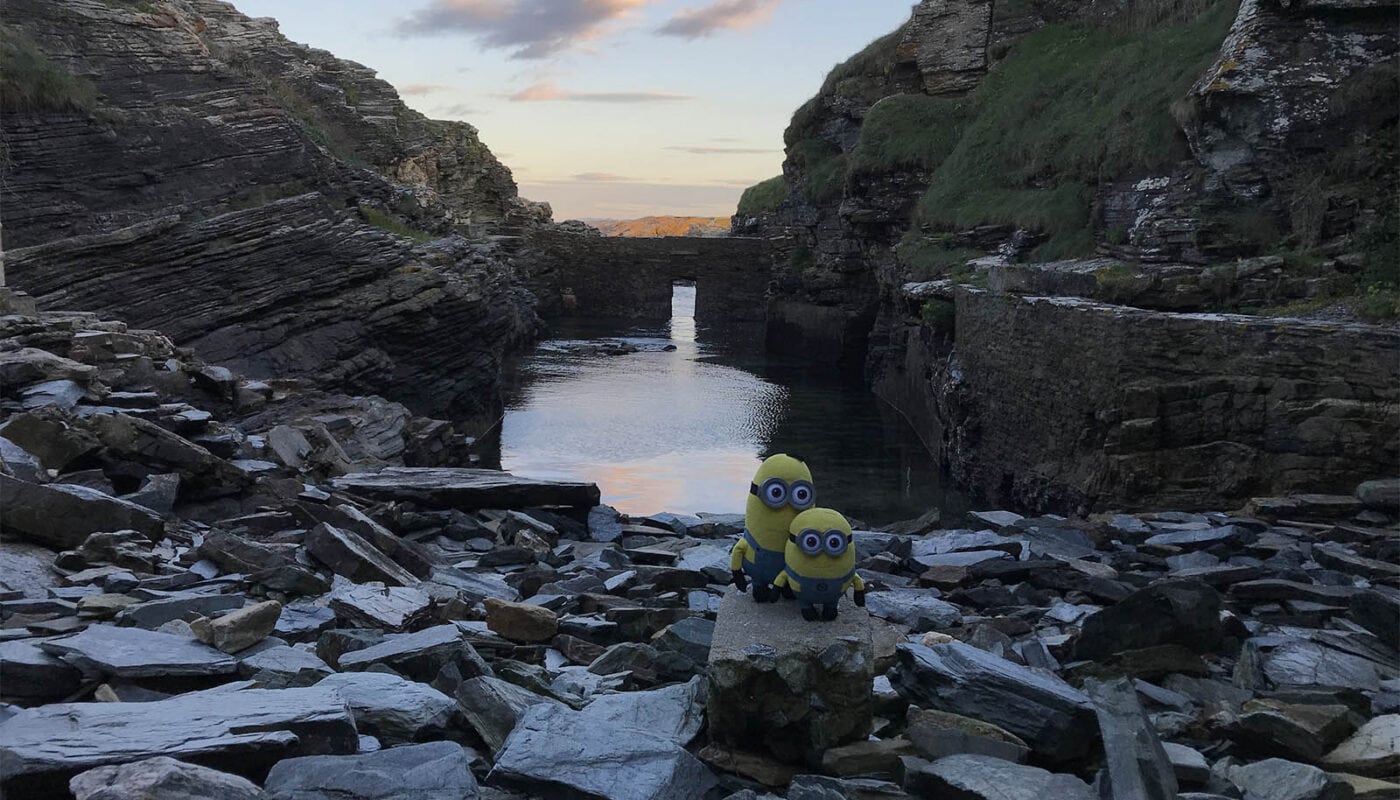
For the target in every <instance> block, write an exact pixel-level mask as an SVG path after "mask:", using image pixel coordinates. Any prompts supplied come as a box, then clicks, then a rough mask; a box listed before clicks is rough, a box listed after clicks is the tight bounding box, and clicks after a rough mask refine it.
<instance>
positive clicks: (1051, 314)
mask: <svg viewBox="0 0 1400 800" xmlns="http://www.w3.org/2000/svg"><path fill="white" fill-rule="evenodd" d="M934 302H943V303H947V302H949V301H946V300H945V301H938V300H935V301H934ZM951 303H952V305H951V306H945V308H949V309H951V310H953V312H954V315H953V316H952V318H951V319H949V318H948V317H947V316H946V315H945V316H942V317H941V319H940V318H939V317H938V316H937V315H930V316H931V317H932V318H933V319H932V321H931V323H930V324H922V323H919V322H914V321H913V318H912V317H907V318H905V319H904V320H902V321H900V322H897V323H896V322H893V321H891V320H890V319H888V318H886V319H884V320H882V325H881V326H880V327H879V328H878V329H877V333H876V335H875V336H874V337H872V345H873V347H872V378H873V380H874V383H875V387H876V391H877V392H879V393H880V395H881V396H882V397H884V398H885V399H887V400H888V401H890V402H891V403H894V404H895V405H896V406H898V407H899V408H900V409H901V410H902V411H903V412H904V413H905V414H906V416H908V417H909V418H910V420H911V421H912V422H913V423H914V424H915V426H916V427H917V429H918V430H919V432H920V435H921V436H922V437H923V438H924V441H925V443H926V444H927V445H929V447H930V448H931V449H933V450H935V451H936V452H939V453H940V454H941V456H942V457H943V460H944V461H945V462H946V463H947V465H948V467H949V468H950V470H951V471H952V473H953V476H954V477H955V478H956V479H957V480H959V481H960V482H962V483H964V484H965V485H966V486H968V487H969V488H970V489H972V490H973V491H974V492H976V493H977V494H980V495H982V496H983V498H984V499H986V500H990V501H992V502H998V501H1000V502H1006V503H1013V504H1016V505H1018V506H1024V507H1026V508H1030V509H1038V510H1058V511H1077V510H1084V511H1088V510H1106V509H1134V508H1147V507H1173V508H1178V507H1179V508H1206V507H1210V508H1231V507H1239V506H1242V505H1243V504H1244V502H1245V501H1246V500H1247V499H1248V498H1250V497H1253V496H1261V495H1269V494H1278V493H1285V492H1289V491H1299V490H1301V491H1328V490H1335V491H1338V492H1341V493H1349V492H1350V491H1351V490H1352V489H1353V488H1354V487H1355V485H1356V484H1357V483H1359V482H1361V481H1363V480H1366V479H1370V478H1375V477H1379V476H1387V475H1393V474H1394V472H1395V465H1396V464H1397V463H1400V414H1397V412H1398V411H1400V332H1397V331H1396V330H1395V329H1393V328H1381V327H1375V326H1369V325H1346V324H1329V323H1323V322H1303V321H1298V320H1284V319H1257V318H1252V317H1246V316H1236V315H1223V314H1173V313H1166V312H1155V311H1144V310H1140V309H1134V308H1128V307H1124V306H1112V305H1106V304H1102V303H1095V302H1092V301H1087V300H1078V299H1071V298H1045V297H1018V296H1015V295H1004V294H995V293H991V292H985V291H978V290H971V289H966V288H963V289H958V290H956V292H955V294H954V299H953V300H952V301H951Z"/></svg>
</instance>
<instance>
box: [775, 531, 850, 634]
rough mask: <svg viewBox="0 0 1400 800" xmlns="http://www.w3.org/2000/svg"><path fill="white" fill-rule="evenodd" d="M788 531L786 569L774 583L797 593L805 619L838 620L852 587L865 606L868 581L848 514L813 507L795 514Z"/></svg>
mask: <svg viewBox="0 0 1400 800" xmlns="http://www.w3.org/2000/svg"><path fill="white" fill-rule="evenodd" d="M788 531H789V534H788V541H787V547H786V548H785V549H784V551H783V560H784V565H783V571H782V574H780V575H779V576H778V578H777V580H775V581H774V585H775V586H777V587H778V588H779V589H791V590H792V591H793V592H794V593H796V595H797V605H798V608H800V609H802V618H803V619H806V620H809V621H810V620H815V619H818V617H820V618H821V619H824V620H827V621H830V620H833V619H836V604H837V602H838V601H840V599H841V595H843V594H845V593H846V589H848V588H850V587H854V588H855V590H856V591H855V601H856V605H858V606H864V605H865V581H863V580H861V577H860V575H858V574H856V548H855V544H854V542H853V541H852V539H853V538H854V537H853V536H852V534H851V523H849V522H847V521H846V518H845V517H843V516H841V515H840V514H839V513H837V512H835V511H832V510H831V509H829V508H813V509H810V510H808V511H804V512H802V513H801V514H798V515H797V516H796V517H794V518H793V520H792V524H791V526H790V527H789V529H788ZM818 605H820V606H821V607H822V609H821V612H820V614H818V612H817V606H818Z"/></svg>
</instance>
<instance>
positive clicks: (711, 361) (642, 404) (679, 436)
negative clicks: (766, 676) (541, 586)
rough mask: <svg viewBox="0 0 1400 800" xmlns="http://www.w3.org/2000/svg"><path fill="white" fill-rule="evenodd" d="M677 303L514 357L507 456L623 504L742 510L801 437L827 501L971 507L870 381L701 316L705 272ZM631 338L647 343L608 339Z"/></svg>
mask: <svg viewBox="0 0 1400 800" xmlns="http://www.w3.org/2000/svg"><path fill="white" fill-rule="evenodd" d="M672 307H673V308H672V310H673V316H672V319H671V320H670V322H669V323H667V322H655V323H640V324H639V323H637V322H636V321H630V320H622V321H618V320H612V321H608V320H563V321H557V322H556V323H555V324H554V328H553V338H550V339H548V340H546V341H544V342H541V343H540V345H539V346H538V347H537V348H536V349H535V351H534V352H533V353H532V354H531V355H529V356H528V357H527V358H524V359H522V360H520V361H519V362H518V363H517V364H515V365H514V366H513V367H512V368H511V369H510V370H509V371H508V374H507V398H506V401H507V409H506V415H505V419H504V421H503V423H502V425H503V427H502V431H501V453H500V456H501V466H502V467H503V468H504V469H506V470H508V471H510V472H513V473H515V474H518V475H526V476H531V477H538V478H567V479H579V480H589V481H594V482H596V483H597V484H598V485H599V487H600V488H601V489H602V492H603V502H605V503H607V504H609V505H612V506H614V507H616V508H617V509H618V510H620V511H622V512H624V513H634V514H635V513H654V512H657V511H677V512H697V511H712V512H742V511H743V510H744V503H745V501H746V500H747V498H748V484H749V480H750V478H752V477H753V473H754V470H755V469H757V467H758V464H759V462H760V461H762V459H763V458H765V457H766V456H768V455H770V454H772V453H777V452H786V453H791V454H796V455H800V456H802V457H803V458H804V459H806V460H807V462H808V464H809V465H810V466H811V468H812V473H813V477H814V479H815V483H816V486H817V500H818V503H819V504H820V505H829V506H832V507H834V508H837V509H839V510H841V511H843V512H845V513H846V514H847V515H849V516H852V517H855V518H857V519H859V520H862V521H864V522H866V523H868V524H881V523H886V522H891V521H894V520H897V519H904V518H909V517H914V516H918V515H920V514H922V513H923V512H925V511H927V510H928V509H930V508H934V507H940V506H941V507H945V508H948V509H949V510H954V511H960V510H962V508H961V505H962V504H960V503H959V502H958V501H957V499H956V498H955V497H949V496H947V495H946V494H945V492H944V491H943V490H942V488H941V487H942V484H943V483H944V482H943V480H942V478H941V476H940V475H939V472H938V469H937V467H936V466H935V465H934V463H933V461H932V459H931V458H930V457H929V455H928V453H927V452H926V451H925V450H924V448H923V446H922V445H921V444H920V443H919V441H918V438H917V437H916V436H915V434H914V431H913V430H912V429H911V428H910V427H909V425H908V423H906V422H905V421H904V419H903V418H902V417H900V416H899V415H898V414H897V413H895V412H894V411H893V410H892V409H890V408H889V407H888V406H886V405H885V404H883V403H881V402H880V401H879V400H877V399H876V398H875V397H874V395H872V394H870V393H869V391H868V390H866V389H865V388H864V387H861V386H859V385H851V384H847V383H843V382H842V381H840V380H839V379H838V378H837V376H835V375H834V374H830V373H827V372H824V371H823V370H821V369H820V368H816V367H813V366H812V365H810V364H807V365H804V364H800V363H794V362H792V361H783V360H779V359H777V358H775V357H770V356H768V355H766V354H765V353H764V352H763V348H762V338H761V337H762V332H761V330H759V329H757V328H746V327H741V326H724V327H723V328H722V329H716V330H709V329H699V330H697V328H696V324H695V317H694V310H695V289H694V287H687V286H677V287H676V291H675V295H674V298H673V302H672ZM618 346H626V347H636V348H639V352H635V353H629V354H625V355H610V354H607V353H606V352H605V349H606V348H616V347H618ZM667 347H674V349H673V350H670V351H667V350H665V349H664V348H667Z"/></svg>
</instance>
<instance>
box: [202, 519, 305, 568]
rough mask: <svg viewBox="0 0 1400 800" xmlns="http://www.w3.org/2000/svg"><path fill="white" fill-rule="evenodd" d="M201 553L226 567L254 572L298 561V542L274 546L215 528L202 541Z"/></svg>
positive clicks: (203, 556)
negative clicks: (296, 558) (290, 544)
mask: <svg viewBox="0 0 1400 800" xmlns="http://www.w3.org/2000/svg"><path fill="white" fill-rule="evenodd" d="M198 550H199V555H200V557H201V558H207V559H209V560H210V561H213V562H214V563H215V564H218V565H219V566H220V567H222V568H223V569H225V570H227V571H229V572H234V573H239V574H245V575H250V574H253V573H257V572H262V571H264V570H269V569H276V568H277V567H281V566H286V565H289V564H292V563H294V559H295V557H296V556H295V555H294V553H295V551H296V547H295V546H288V545H284V546H273V545H268V544H263V543H262V542H256V541H253V540H252V539H248V538H246V537H243V536H239V535H237V534H234V533H230V532H228V531H221V530H215V531H211V532H210V533H209V534H208V535H206V536H205V537H204V541H203V542H201V543H200V545H199V548H198Z"/></svg>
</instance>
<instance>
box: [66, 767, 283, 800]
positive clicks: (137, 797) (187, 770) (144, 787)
mask: <svg viewBox="0 0 1400 800" xmlns="http://www.w3.org/2000/svg"><path fill="white" fill-rule="evenodd" d="M68 787H69V790H70V791H72V792H73V796H74V797H75V798H76V800H266V798H267V795H265V794H263V791H262V789H259V788H258V787H257V785H256V784H253V783H251V782H249V781H248V780H247V779H245V778H240V777H238V776H237V775H230V774H228V773H226V772H219V771H218V770H212V769H209V768H208V767H201V766H198V765H196V764H186V763H185V762H183V761H176V760H175V759H173V758H167V757H164V756H158V757H156V758H148V759H146V760H144V761H136V762H132V763H130V764H120V765H111V766H106V767H97V768H95V769H90V770H88V771H87V772H83V773H81V774H79V775H76V776H74V778H73V779H72V780H71V781H69V782H68Z"/></svg>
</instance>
